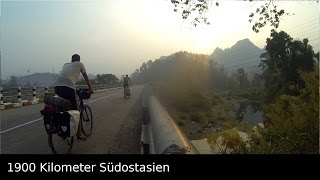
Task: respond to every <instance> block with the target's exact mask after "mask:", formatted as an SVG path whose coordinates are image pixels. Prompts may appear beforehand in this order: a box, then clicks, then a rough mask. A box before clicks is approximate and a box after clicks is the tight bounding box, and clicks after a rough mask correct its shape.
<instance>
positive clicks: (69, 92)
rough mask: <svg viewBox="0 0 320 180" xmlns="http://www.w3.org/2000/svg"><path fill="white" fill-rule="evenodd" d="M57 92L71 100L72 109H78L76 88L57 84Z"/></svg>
mask: <svg viewBox="0 0 320 180" xmlns="http://www.w3.org/2000/svg"><path fill="white" fill-rule="evenodd" d="M55 93H56V94H57V95H58V96H60V97H62V98H64V99H68V100H69V101H70V102H71V109H73V110H77V109H78V108H77V101H76V93H75V90H74V89H72V88H69V87H66V86H56V87H55Z"/></svg>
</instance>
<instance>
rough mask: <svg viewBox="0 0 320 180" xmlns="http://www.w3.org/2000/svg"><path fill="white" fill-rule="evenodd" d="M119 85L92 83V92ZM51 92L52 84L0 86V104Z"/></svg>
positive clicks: (37, 98)
mask: <svg viewBox="0 0 320 180" xmlns="http://www.w3.org/2000/svg"><path fill="white" fill-rule="evenodd" d="M119 87H121V84H108V85H92V88H93V91H94V93H98V92H103V91H107V90H111V89H115V88H119ZM77 88H87V86H86V85H77ZM46 94H53V95H54V87H53V86H45V87H36V86H33V87H20V86H19V87H9V88H3V87H0V98H1V100H0V101H1V102H0V104H4V103H22V102H23V101H37V100H39V99H43V97H44V95H46Z"/></svg>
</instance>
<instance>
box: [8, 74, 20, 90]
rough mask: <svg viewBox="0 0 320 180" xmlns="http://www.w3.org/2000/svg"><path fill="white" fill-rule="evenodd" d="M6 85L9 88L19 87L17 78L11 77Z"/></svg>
mask: <svg viewBox="0 0 320 180" xmlns="http://www.w3.org/2000/svg"><path fill="white" fill-rule="evenodd" d="M8 85H9V87H17V86H19V83H18V77H16V76H11V77H10V81H9V83H8Z"/></svg>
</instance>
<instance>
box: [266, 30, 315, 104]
mask: <svg viewBox="0 0 320 180" xmlns="http://www.w3.org/2000/svg"><path fill="white" fill-rule="evenodd" d="M266 51H267V52H266V53H264V54H262V55H261V58H262V60H261V64H260V67H262V69H263V78H264V80H265V87H266V95H267V100H272V99H273V98H274V97H277V96H279V95H282V94H290V95H296V94H297V93H298V91H299V89H301V88H302V87H303V86H304V83H303V81H302V80H301V78H300V76H299V73H298V72H299V71H310V70H312V69H313V67H314V59H313V57H314V52H313V49H312V47H311V46H310V45H309V44H308V40H307V39H304V40H303V41H299V40H293V38H291V37H290V36H289V35H288V34H287V33H285V32H284V31H281V32H279V33H278V32H276V31H272V33H271V38H267V46H266Z"/></svg>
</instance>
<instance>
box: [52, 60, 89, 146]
mask: <svg viewBox="0 0 320 180" xmlns="http://www.w3.org/2000/svg"><path fill="white" fill-rule="evenodd" d="M80 72H81V74H82V76H83V78H84V80H85V81H86V83H87V85H88V88H89V93H90V94H92V93H93V91H92V86H91V83H90V81H89V78H88V75H87V73H86V69H85V67H84V65H83V64H82V63H81V62H80V56H79V55H78V54H74V55H72V58H71V63H65V64H64V65H63V67H62V71H61V74H60V76H59V78H58V80H57V82H56V83H55V84H54V85H55V93H56V94H57V95H58V96H60V97H62V98H64V99H68V100H70V101H71V105H72V106H71V109H73V110H77V109H78V108H77V101H76V85H75V84H76V80H77V79H78V77H79V75H80ZM79 128H80V126H79ZM80 133H81V130H78V133H77V136H78V138H79V139H80V140H83V139H84V138H83V137H81V134H80Z"/></svg>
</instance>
